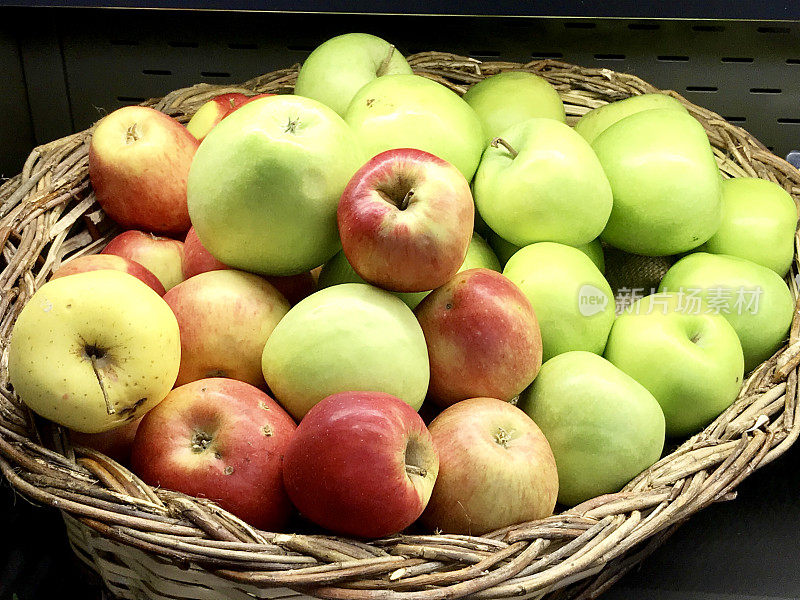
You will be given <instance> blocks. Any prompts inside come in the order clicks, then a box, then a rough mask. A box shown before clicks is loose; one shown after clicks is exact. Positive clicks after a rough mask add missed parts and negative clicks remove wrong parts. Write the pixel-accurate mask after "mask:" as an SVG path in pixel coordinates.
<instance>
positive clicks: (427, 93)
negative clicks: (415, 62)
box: [344, 75, 485, 181]
mask: <svg viewBox="0 0 800 600" xmlns="http://www.w3.org/2000/svg"><path fill="white" fill-rule="evenodd" d="M344 120H345V121H347V123H348V125H350V127H351V129H352V130H353V132H354V133H355V135H356V137H357V138H358V139H359V140H360V141H361V143H362V144H363V145H364V148H365V149H366V151H367V154H368V155H369V156H375V155H376V154H380V153H381V152H383V151H385V150H391V149H394V148H416V149H418V150H424V151H425V152H430V153H431V154H433V155H435V156H438V157H439V158H441V159H442V160H445V161H447V162H449V163H450V164H451V165H453V166H454V167H456V168H457V169H458V170H459V171H461V173H462V175H464V178H465V179H466V180H467V181H470V180H471V179H472V176H473V175H474V174H475V169H477V168H478V162H479V161H480V158H481V153H482V152H483V145H484V141H485V139H484V136H485V134H484V133H483V126H482V125H481V122H480V119H479V118H478V115H477V114H476V113H475V111H474V110H472V107H471V106H470V105H469V104H467V103H466V102H464V100H463V99H461V97H459V96H458V95H457V94H456V93H455V92H453V91H451V90H449V89H448V88H446V87H445V86H443V85H442V84H441V83H437V82H435V81H432V80H430V79H426V78H425V77H421V76H419V75H384V76H383V77H378V78H377V79H375V80H373V81H372V82H370V83H368V84H366V85H365V86H364V87H363V88H361V89H360V90H359V91H358V93H357V94H356V95H355V96H354V97H353V100H352V102H351V103H350V106H349V107H348V108H347V112H346V113H345V115H344Z"/></svg>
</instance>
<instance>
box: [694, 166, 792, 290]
mask: <svg viewBox="0 0 800 600" xmlns="http://www.w3.org/2000/svg"><path fill="white" fill-rule="evenodd" d="M796 228H797V206H796V205H795V203H794V200H792V197H791V196H790V195H789V193H788V192H787V191H786V190H784V189H783V188H782V187H781V186H779V185H778V184H777V183H773V182H772V181H768V180H766V179H757V178H754V177H737V178H735V179H726V180H725V181H723V182H722V224H721V225H720V226H719V229H718V230H717V232H716V233H715V234H714V235H712V236H711V239H710V240H708V241H707V242H706V243H705V246H704V247H703V249H704V250H705V251H706V252H710V253H712V254H730V255H732V256H738V257H740V258H746V259H748V260H752V261H753V262H754V263H758V264H760V265H764V266H765V267H768V268H770V269H772V270H773V271H775V272H776V273H777V274H778V275H780V276H781V277H783V276H785V275H786V273H788V272H789V267H791V265H792V259H793V258H794V233H795V229H796Z"/></svg>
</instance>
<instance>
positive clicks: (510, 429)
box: [421, 398, 558, 535]
mask: <svg viewBox="0 0 800 600" xmlns="http://www.w3.org/2000/svg"><path fill="white" fill-rule="evenodd" d="M428 431H430V434H431V437H432V438H433V445H434V447H435V448H436V450H437V452H438V454H439V475H438V477H437V478H436V484H435V485H434V487H433V494H432V495H431V499H430V501H429V502H428V506H427V508H426V509H425V512H423V513H422V518H421V521H422V522H423V523H424V524H425V526H426V527H427V528H428V529H429V530H431V531H441V532H443V533H454V534H461V535H482V534H484V533H488V532H490V531H494V530H496V529H500V528H502V527H507V526H509V525H514V524H517V523H523V522H526V521H534V520H538V519H543V518H545V517H549V516H550V515H551V514H553V508H554V507H555V504H556V497H557V496H558V471H557V469H556V461H555V458H554V457H553V451H552V450H551V449H550V444H549V443H548V442H547V439H545V436H544V434H543V433H542V431H541V430H540V429H539V427H538V426H537V425H536V423H534V422H533V421H532V420H531V419H530V417H528V415H526V414H525V413H524V412H522V411H521V410H520V409H519V408H517V407H516V406H512V405H511V404H509V403H507V402H502V401H501V400H498V399H496V398H471V399H468V400H463V401H462V402H459V403H458V404H454V405H453V406H450V407H448V408H446V409H444V411H443V412H442V413H441V414H440V415H439V416H438V417H436V418H435V419H434V420H433V422H432V423H431V424H430V425H429V426H428Z"/></svg>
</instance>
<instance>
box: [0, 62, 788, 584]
mask: <svg viewBox="0 0 800 600" xmlns="http://www.w3.org/2000/svg"><path fill="white" fill-rule="evenodd" d="M409 63H410V64H411V66H412V68H413V69H414V71H415V72H416V73H417V74H419V75H423V76H425V77H429V78H431V79H434V80H436V81H438V82H440V83H442V84H444V85H446V86H448V87H449V88H451V89H453V90H455V91H456V92H457V93H463V92H465V91H466V89H467V88H468V87H469V86H470V85H471V84H473V83H475V82H478V81H480V80H482V79H484V78H485V77H488V76H490V75H493V74H495V73H498V72H500V71H503V70H525V71H530V72H533V73H537V74H538V75H541V76H542V77H544V78H545V79H546V80H548V81H549V82H550V83H551V84H552V85H553V86H554V87H555V88H556V89H557V90H558V92H559V93H560V94H561V97H562V99H563V101H564V104H565V107H566V111H567V116H568V121H569V122H570V123H574V122H575V120H576V119H577V118H578V117H580V116H581V115H582V114H584V113H586V112H587V111H588V110H590V109H592V108H595V107H597V106H601V105H603V104H606V103H608V102H611V101H614V100H619V99H622V98H626V97H628V96H632V95H637V94H643V93H665V94H668V95H670V96H673V97H674V98H677V99H678V100H679V101H680V102H682V103H683V104H684V105H685V106H686V108H687V109H688V110H689V112H690V113H691V114H692V115H693V116H694V117H695V118H696V119H697V120H698V121H699V122H700V123H701V124H702V125H703V127H704V128H705V130H706V132H707V134H708V137H709V140H710V141H711V144H712V146H713V148H714V154H715V156H716V159H717V162H718V164H719V167H720V170H721V172H722V174H723V176H724V177H744V176H749V177H760V178H763V179H768V180H771V181H774V182H777V183H778V184H780V185H781V186H782V187H784V188H785V189H786V190H787V191H788V192H789V193H790V194H791V195H792V196H793V198H794V199H795V202H797V201H798V200H799V199H800V172H798V171H797V170H796V169H795V168H794V167H792V166H791V165H789V164H788V163H786V162H785V161H784V160H782V159H780V158H778V157H777V156H775V155H773V154H772V153H770V152H769V151H768V150H767V149H766V147H765V146H764V145H762V144H761V143H760V142H758V141H757V140H755V139H753V138H752V137H751V136H750V135H749V134H748V133H747V132H746V131H744V130H743V129H741V128H739V127H736V126H734V125H731V124H730V123H728V122H726V121H725V120H724V119H723V118H721V117H720V116H719V115H717V114H715V113H712V112H710V111H708V110H705V109H703V108H701V107H698V106H695V105H693V104H691V103H689V102H687V101H686V100H685V99H684V98H682V97H681V96H679V95H678V94H676V93H674V92H671V91H666V92H662V91H661V90H658V89H656V88H654V87H653V86H651V85H649V84H648V83H646V82H644V81H642V80H641V79H639V78H637V77H634V76H631V75H625V74H621V73H616V72H614V71H610V70H608V69H586V68H582V67H578V66H574V65H570V64H565V63H562V62H557V61H551V60H545V61H537V62H532V63H529V64H526V65H521V64H515V63H499V62H480V61H477V60H474V59H469V58H465V57H461V56H455V55H452V54H446V53H439V52H427V53H422V54H416V55H414V56H411V57H409ZM296 77H297V66H294V67H292V68H289V69H285V70H282V71H277V72H274V73H269V74H266V75H263V76H260V77H257V78H255V79H253V80H251V81H248V82H246V83H243V84H242V85H238V86H214V85H209V84H199V85H195V86H193V87H191V88H187V89H182V90H177V91H175V92H172V93H170V94H169V95H167V96H166V97H164V98H162V99H158V100H150V101H147V102H145V103H144V104H145V105H147V106H152V107H154V108H156V109H158V110H161V111H163V112H165V113H167V114H169V115H171V116H173V117H175V118H177V119H178V120H180V121H182V122H186V121H187V120H188V119H189V117H190V116H191V115H192V114H193V113H194V112H195V111H196V110H197V109H198V108H199V107H200V106H201V105H202V104H203V103H204V102H206V101H207V100H209V99H211V98H212V97H214V96H216V95H217V94H220V93H225V92H237V91H238V92H244V93H247V94H250V95H252V94H255V93H263V92H272V93H289V92H291V91H292V89H293V85H294V82H295V80H296ZM90 137H91V130H88V131H83V132H80V133H77V134H74V135H72V136H69V137H66V138H63V139H60V140H56V141H54V142H51V143H49V144H46V145H44V146H41V147H38V148H36V149H35V150H34V151H33V153H32V154H31V155H30V157H29V159H28V161H27V162H26V164H25V166H24V168H23V172H22V173H21V174H20V175H17V176H16V177H14V178H12V179H10V180H8V181H7V182H5V183H4V184H3V186H2V187H0V247H2V257H1V258H0V268H2V272H1V273H0V291H1V292H2V295H1V296H0V470H2V473H3V475H4V476H5V477H6V478H7V479H8V481H9V482H10V483H11V485H12V486H13V487H14V488H15V489H16V490H17V492H18V493H20V494H22V495H24V496H26V497H27V498H29V499H31V500H32V501H34V502H38V503H40V504H43V505H48V506H52V507H56V508H58V509H60V510H61V511H62V514H63V515H64V520H65V522H66V525H67V533H68V535H69V539H70V541H71V544H72V546H73V548H74V550H75V552H76V554H77V555H78V556H79V557H80V558H81V560H83V561H84V562H85V563H86V564H87V565H89V566H90V567H91V568H92V569H93V570H95V571H96V572H97V573H98V574H99V575H100V576H101V577H102V578H103V580H104V582H105V584H106V585H107V586H108V588H109V589H110V590H111V592H112V593H113V594H115V595H117V596H119V597H120V598H129V599H133V598H137V599H138V598H154V599H156V598H158V599H161V598H190V599H194V598H196V599H203V600H211V599H214V600H216V599H219V598H226V599H231V600H234V599H239V598H241V599H242V600H244V599H247V598H253V597H257V598H303V597H309V596H311V597H319V598H332V599H348V600H360V599H365V600H371V599H376V600H377V599H382V600H384V599H385V600H389V599H394V598H397V599H408V600H412V599H413V600H436V599H442V600H443V599H455V598H462V597H466V596H469V597H470V598H476V599H477V598H481V599H492V598H509V597H514V598H519V597H524V598H548V599H555V598H562V599H567V598H581V599H586V598H594V597H596V596H598V595H599V594H601V593H602V592H603V591H604V590H605V589H606V588H608V587H609V586H610V585H612V584H613V583H614V582H615V581H616V580H617V579H619V578H620V577H621V576H622V575H623V574H624V573H625V572H626V571H628V570H629V569H630V568H631V567H633V566H634V565H636V564H637V563H638V562H639V561H641V560H642V559H643V558H645V557H646V556H647V555H648V554H649V553H650V552H652V551H653V550H654V549H655V548H656V547H657V546H658V545H659V544H660V543H662V542H663V541H664V540H665V539H666V538H667V537H668V536H669V535H670V533H671V532H672V531H673V530H674V529H675V527H677V526H678V525H679V524H680V523H681V522H682V521H684V520H685V519H687V518H688V517H690V516H691V515H692V514H694V513H695V512H697V511H699V510H701V509H702V508H703V507H705V506H707V505H709V504H710V503H712V502H716V501H719V500H730V499H732V498H733V497H734V496H735V492H734V490H735V488H736V486H737V485H738V484H739V482H741V481H742V480H743V479H744V478H745V477H747V476H748V475H749V474H750V473H752V472H753V471H754V470H755V469H757V468H759V467H760V466H763V465H765V464H767V463H768V462H770V461H772V460H774V459H775V458H777V457H779V456H780V455H781V454H782V453H783V452H785V451H786V450H787V449H788V448H789V447H790V446H791V445H792V444H793V443H794V441H795V440H796V439H797V437H798V432H800V422H799V420H798V414H797V411H798V402H797V393H798V386H797V375H798V371H797V367H798V363H800V344H798V332H799V331H800V319H798V315H797V311H795V318H794V321H793V323H792V326H791V331H790V335H789V340H788V343H787V344H786V345H785V346H784V347H783V348H782V349H781V350H780V351H778V352H777V353H776V354H775V355H774V356H773V357H772V358H771V359H770V360H768V361H766V362H765V363H764V364H762V365H760V366H759V367H758V368H757V369H755V371H754V372H753V373H752V374H751V375H750V376H749V378H748V379H747V380H746V381H745V383H744V385H743V387H742V390H741V393H740V395H739V398H738V399H737V400H736V402H735V403H734V404H733V405H732V406H731V407H730V408H729V409H727V410H726V411H725V412H724V413H723V414H722V415H721V416H720V417H718V418H717V419H716V420H715V421H714V422H713V423H711V424H710V425H709V426H708V427H707V428H706V429H705V430H703V431H702V432H700V433H698V434H696V435H694V436H692V437H691V438H690V439H688V440H686V441H684V442H683V443H682V444H681V445H680V446H678V447H677V448H676V449H675V450H674V451H672V452H671V453H670V454H668V455H666V456H665V457H664V458H662V459H661V460H660V461H659V462H658V463H656V464H655V465H653V466H652V467H650V468H649V469H647V470H646V471H645V472H643V473H641V474H640V475H638V476H637V477H636V478H635V479H633V480H632V481H631V482H630V483H628V484H627V485H626V486H625V487H624V488H623V489H622V490H621V491H620V492H618V493H615V494H609V495H605V496H601V497H597V498H593V499H591V500H589V501H587V502H585V503H583V504H581V505H580V506H577V507H574V508H572V509H569V510H567V511H565V512H562V513H559V514H556V515H553V516H552V517H549V518H546V519H543V520H541V521H536V522H530V523H522V524H518V525H515V526H513V527H509V528H506V529H503V530H500V531H496V532H493V533H491V534H487V535H485V536H483V537H467V536H458V535H398V536H393V537H391V538H388V539H384V540H373V541H370V542H363V541H356V540H351V539H346V538H341V537H334V536H327V535H310V534H292V533H288V534H287V533H270V532H263V531H257V530H255V529H253V528H252V527H250V526H248V525H247V524H245V523H243V522H241V521H240V520H238V519H236V518H235V517H232V516H231V515H230V514H228V513H226V512H225V511H223V510H221V509H219V508H218V507H216V506H215V505H214V504H213V503H211V502H209V501H206V500H203V499H198V498H191V497H188V496H185V495H182V494H178V493H175V492H171V491H169V490H162V489H153V488H151V487H149V486H147V485H146V484H144V483H143V482H142V481H141V480H139V479H138V478H137V477H136V476H135V475H133V474H132V473H131V472H130V471H128V470H127V469H126V468H124V467H122V466H121V465H119V464H117V463H115V462H114V461H112V460H111V459H109V458H107V457H105V456H104V455H102V454H99V453H97V452H94V451H92V450H89V449H87V448H82V447H77V446H73V445H71V444H70V442H69V438H68V435H67V434H66V432H65V431H64V430H62V429H61V428H60V427H57V426H54V425H52V424H51V423H47V422H44V421H42V420H41V419H38V418H35V417H34V416H33V415H32V414H31V413H30V412H29V411H28V410H27V409H26V408H25V407H24V405H22V404H21V403H20V402H19V400H18V398H17V397H16V396H15V395H14V393H13V391H12V389H11V387H10V385H9V383H8V370H7V365H8V339H9V335H10V332H11V329H12V327H13V325H14V321H15V320H16V318H17V316H18V315H19V312H20V310H21V309H22V307H23V306H24V304H25V302H26V301H27V300H28V299H29V298H30V297H31V295H32V294H33V292H34V291H35V290H36V289H37V288H38V287H39V286H40V285H41V284H42V283H44V282H45V281H46V280H47V277H48V276H49V275H50V273H52V271H53V270H54V269H55V268H57V267H58V265H59V264H60V263H61V261H62V260H64V259H65V258H70V257H75V256H78V255H81V254H89V253H94V252H98V251H99V250H100V249H102V247H103V246H104V245H105V244H106V243H107V242H108V240H109V239H110V238H111V236H113V234H114V233H115V229H114V227H113V224H111V223H110V222H109V220H107V219H106V218H105V217H104V215H103V213H102V211H101V210H100V209H99V207H98V205H97V204H96V202H95V199H94V196H93V194H92V190H91V186H90V184H89V179H88V163H87V151H88V142H89V140H90ZM797 273H798V265H797V261H796V260H795V264H794V265H793V268H792V271H791V273H790V276H789V279H788V280H787V281H788V283H789V285H790V287H791V289H792V292H793V294H794V297H795V298H797V297H798V293H797V292H798V290H797V285H796V283H795V276H796V275H797Z"/></svg>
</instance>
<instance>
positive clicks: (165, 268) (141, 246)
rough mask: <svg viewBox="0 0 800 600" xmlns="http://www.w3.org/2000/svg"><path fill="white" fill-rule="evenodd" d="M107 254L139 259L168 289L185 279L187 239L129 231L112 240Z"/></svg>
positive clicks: (106, 249) (105, 251) (104, 252)
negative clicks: (185, 244)
mask: <svg viewBox="0 0 800 600" xmlns="http://www.w3.org/2000/svg"><path fill="white" fill-rule="evenodd" d="M102 253H103V254H113V255H116V256H122V257H124V258H128V259H130V260H133V261H136V262H137V263H139V264H140V265H142V266H144V267H145V268H146V269H147V270H148V271H150V272H151V273H153V275H155V276H156V277H158V280H159V281H160V282H161V283H162V284H163V286H164V289H165V290H169V289H170V288H172V287H174V286H176V285H178V284H179V283H180V282H181V281H183V279H184V278H183V267H182V263H183V242H181V241H178V240H173V239H172V238H168V237H161V236H157V235H153V234H152V233H146V232H144V231H135V230H130V231H125V232H123V233H120V234H119V235H118V236H117V237H115V238H114V239H113V240H111V241H110V242H109V243H108V246H106V247H105V248H104V249H103V252H102Z"/></svg>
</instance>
